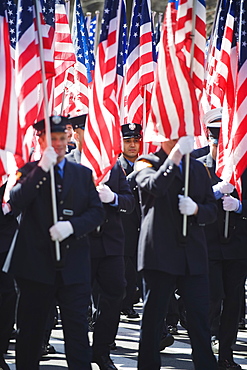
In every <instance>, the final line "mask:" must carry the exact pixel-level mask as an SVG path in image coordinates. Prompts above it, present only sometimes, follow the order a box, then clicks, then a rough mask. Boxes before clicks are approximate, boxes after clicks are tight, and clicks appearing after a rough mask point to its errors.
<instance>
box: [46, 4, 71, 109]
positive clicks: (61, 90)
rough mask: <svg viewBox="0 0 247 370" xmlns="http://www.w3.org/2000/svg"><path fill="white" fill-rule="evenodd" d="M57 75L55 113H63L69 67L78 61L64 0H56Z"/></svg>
mask: <svg viewBox="0 0 247 370" xmlns="http://www.w3.org/2000/svg"><path fill="white" fill-rule="evenodd" d="M44 1H45V0H44ZM54 58H55V77H54V81H53V82H54V101H53V113H56V114H61V113H62V111H63V103H64V97H65V83H66V80H67V78H66V77H67V76H66V75H67V69H68V68H70V67H71V66H73V65H74V64H75V62H76V56H75V49H74V46H73V43H72V38H71V33H70V28H69V23H68V17H67V14H66V8H65V3H64V0H55V54H54Z"/></svg>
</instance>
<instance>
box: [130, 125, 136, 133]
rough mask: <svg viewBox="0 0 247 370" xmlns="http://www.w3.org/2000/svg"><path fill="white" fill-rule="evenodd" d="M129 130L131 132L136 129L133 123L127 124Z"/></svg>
mask: <svg viewBox="0 0 247 370" xmlns="http://www.w3.org/2000/svg"><path fill="white" fill-rule="evenodd" d="M129 129H130V130H131V131H134V130H135V129H136V125H135V124H134V123H130V124H129Z"/></svg>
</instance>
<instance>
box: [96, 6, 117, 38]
mask: <svg viewBox="0 0 247 370" xmlns="http://www.w3.org/2000/svg"><path fill="white" fill-rule="evenodd" d="M118 5H119V1H118V0H105V5H104V14H103V18H102V23H101V31H100V40H99V42H100V43H101V42H103V41H105V40H107V37H108V29H109V23H110V21H111V20H112V19H114V18H116V16H117V11H118Z"/></svg>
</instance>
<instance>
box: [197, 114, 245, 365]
mask: <svg viewBox="0 0 247 370" xmlns="http://www.w3.org/2000/svg"><path fill="white" fill-rule="evenodd" d="M221 119H222V109H219V108H217V109H213V110H211V111H209V112H208V113H206V115H205V116H204V123H205V125H206V127H207V129H208V140H209V153H208V154H207V155H205V156H203V157H201V158H199V160H200V161H201V162H202V163H203V164H204V166H205V168H207V171H208V172H209V175H210V180H211V184H212V186H213V190H214V194H215V198H216V199H217V206H218V213H217V220H215V222H214V223H212V224H210V225H206V226H205V234H206V239H207V245H208V251H209V280H210V324H211V331H212V335H213V336H214V337H216V339H218V340H219V370H227V369H228V370H235V369H236V370H237V369H241V366H240V365H238V364H237V363H235V362H234V361H233V350H232V345H233V344H234V343H235V341H236V338H237V333H238V325H239V321H240V311H241V306H242V296H243V292H244V285H245V280H246V276H247V248H246V242H247V170H245V171H244V173H243V175H242V176H241V192H242V198H241V201H240V200H239V195H238V193H237V191H236V189H234V186H233V185H231V184H230V183H227V182H225V181H222V180H221V179H220V178H219V177H218V176H217V175H216V174H215V168H216V157H217V146H218V139H219V132H220V127H221ZM228 216H229V221H228V222H227V217H228Z"/></svg>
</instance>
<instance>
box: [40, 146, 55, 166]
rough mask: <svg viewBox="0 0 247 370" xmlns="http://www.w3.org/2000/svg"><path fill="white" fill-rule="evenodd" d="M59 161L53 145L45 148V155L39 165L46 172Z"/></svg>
mask: <svg viewBox="0 0 247 370" xmlns="http://www.w3.org/2000/svg"><path fill="white" fill-rule="evenodd" d="M56 163H57V153H56V152H55V150H54V148H53V147H52V146H48V147H47V148H45V150H44V152H43V155H42V157H41V159H40V161H39V164H38V166H40V167H41V168H42V170H44V171H45V172H48V171H49V170H50V168H51V166H53V165H54V164H56Z"/></svg>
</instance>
